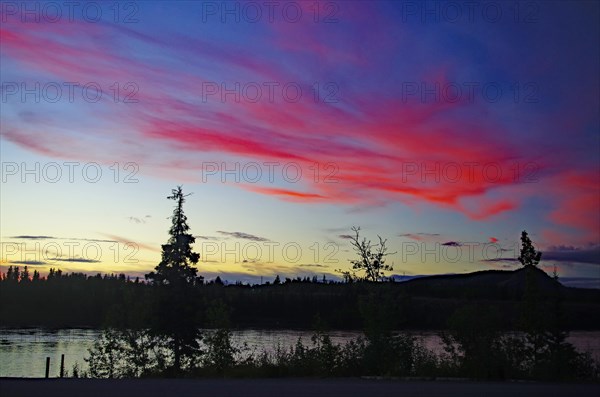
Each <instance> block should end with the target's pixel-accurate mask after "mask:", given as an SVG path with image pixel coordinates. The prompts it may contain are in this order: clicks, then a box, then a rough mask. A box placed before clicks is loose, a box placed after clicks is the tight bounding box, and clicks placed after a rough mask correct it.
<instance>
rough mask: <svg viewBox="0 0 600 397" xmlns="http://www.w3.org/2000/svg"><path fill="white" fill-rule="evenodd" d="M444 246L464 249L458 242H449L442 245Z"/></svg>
mask: <svg viewBox="0 0 600 397" xmlns="http://www.w3.org/2000/svg"><path fill="white" fill-rule="evenodd" d="M442 245H445V246H448V247H462V246H463V244H462V243H459V242H457V241H447V242H445V243H442Z"/></svg>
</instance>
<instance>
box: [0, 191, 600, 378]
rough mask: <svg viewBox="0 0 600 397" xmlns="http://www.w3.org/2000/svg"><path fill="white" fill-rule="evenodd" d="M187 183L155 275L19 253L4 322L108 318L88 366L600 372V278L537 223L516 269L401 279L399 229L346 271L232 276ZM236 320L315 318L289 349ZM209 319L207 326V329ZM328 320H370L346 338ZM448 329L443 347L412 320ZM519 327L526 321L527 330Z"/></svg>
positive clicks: (181, 370) (529, 374) (117, 370)
mask: <svg viewBox="0 0 600 397" xmlns="http://www.w3.org/2000/svg"><path fill="white" fill-rule="evenodd" d="M186 197H187V195H185V194H184V193H183V190H182V188H181V187H177V188H176V189H173V191H172V194H171V195H170V196H169V197H168V198H169V199H172V200H174V201H175V202H176V204H175V208H174V211H173V215H172V217H171V220H172V226H171V228H170V230H169V240H168V241H167V243H166V244H163V245H162V257H161V262H160V263H159V264H158V265H157V266H156V267H155V269H154V271H152V272H150V273H148V274H147V275H146V280H144V281H142V280H139V279H137V278H136V279H135V280H131V279H130V278H129V277H127V276H125V275H124V274H121V275H104V276H102V275H100V274H98V275H96V276H87V275H85V274H82V273H71V274H63V273H62V272H61V271H60V270H55V269H51V271H50V273H49V274H48V276H47V277H46V278H42V277H40V275H39V273H37V271H36V272H34V274H33V276H30V275H29V270H28V269H27V268H24V269H23V270H20V269H19V268H18V267H12V266H11V267H10V268H9V269H8V272H7V273H6V274H5V275H3V276H2V278H1V280H0V291H1V292H2V297H3V299H4V302H5V303H4V304H3V305H2V306H1V307H0V311H1V312H0V314H1V316H2V319H3V323H4V325H8V326H44V327H80V326H87V327H102V328H103V329H104V332H103V334H102V336H101V337H100V339H99V340H98V341H96V343H95V345H94V347H93V348H92V349H90V352H89V357H88V358H87V359H86V361H87V362H88V366H89V369H87V370H85V371H81V369H80V368H74V371H73V375H75V376H91V377H100V378H104V377H106V378H114V377H196V376H215V375H218V376H362V375H383V376H426V377H441V376H460V377H472V378H478V379H513V378H521V379H553V380H559V379H562V380H572V379H588V380H589V379H596V380H598V378H599V371H600V366H599V364H598V363H597V362H594V360H593V359H592V358H591V356H590V355H589V354H585V353H580V352H577V351H576V350H575V349H574V347H573V346H572V345H570V344H569V343H567V342H566V337H567V336H568V331H569V330H570V329H600V320H599V319H598V318H597V316H593V315H591V314H592V313H594V312H596V313H597V312H599V310H598V309H600V299H599V298H600V291H596V290H586V289H575V288H568V287H565V286H563V285H562V284H560V282H559V281H558V275H557V274H556V273H555V274H554V275H553V277H550V276H548V275H547V274H546V273H545V272H544V271H542V270H541V269H539V268H538V264H539V262H540V260H541V257H542V254H541V252H539V251H537V250H536V249H535V248H534V246H533V243H532V241H531V240H530V238H529V236H528V234H527V233H526V232H525V231H524V232H523V233H522V235H521V243H522V249H521V254H520V256H519V261H520V262H521V264H522V268H520V269H518V270H516V271H496V270H490V271H482V272H476V273H470V274H461V275H452V276H433V277H425V278H420V279H415V280H411V281H406V282H402V283H398V282H394V280H393V279H387V278H386V277H385V272H386V271H390V270H392V269H391V267H390V266H389V265H387V264H386V263H385V257H386V256H387V255H388V252H387V248H386V246H385V243H386V241H385V240H384V239H382V238H381V237H379V243H378V244H375V245H373V244H371V241H368V240H366V239H362V240H361V239H360V234H359V231H360V228H358V227H357V228H353V229H352V230H353V232H354V233H355V234H354V236H353V238H352V241H351V243H352V245H353V247H354V249H355V252H356V254H357V259H355V260H352V262H351V263H352V264H353V268H352V271H351V272H345V273H344V274H343V276H344V281H343V282H334V281H326V280H325V281H322V280H319V279H318V278H317V277H314V278H307V277H305V278H296V279H289V278H288V279H285V280H284V281H281V279H280V277H279V276H277V277H276V278H275V279H274V280H273V282H272V283H268V284H265V285H243V284H241V283H236V284H233V285H224V283H223V282H222V281H220V279H217V280H215V281H212V282H205V280H204V279H203V278H202V277H201V276H199V275H198V274H197V269H196V267H195V265H196V264H197V263H198V261H199V258H200V255H199V254H198V253H195V252H194V251H193V249H192V245H193V243H194V241H195V240H194V237H193V235H192V234H191V233H190V231H189V230H190V228H189V226H188V224H187V218H186V216H185V214H184V211H183V204H184V202H185V198H186ZM233 328H297V329H298V328H299V329H312V330H314V335H313V337H312V338H311V343H310V344H307V345H305V344H304V343H303V341H301V340H299V341H298V343H297V344H296V345H295V346H294V347H292V348H291V349H289V350H282V349H277V351H276V352H275V353H272V354H268V353H266V352H249V351H248V350H247V349H244V347H243V346H236V345H235V344H234V343H233V342H232V338H231V330H232V329H233ZM202 329H203V330H204V331H201V330H202ZM328 329H353V330H357V329H360V330H362V331H363V335H364V336H362V337H360V338H358V339H356V340H353V341H351V342H349V343H347V344H345V345H335V344H333V343H332V341H331V339H330V337H329V336H328V333H327V330H328ZM410 329H419V330H423V329H435V330H444V331H441V333H440V335H441V337H442V340H443V341H444V349H445V353H444V354H443V355H441V356H440V355H436V354H434V353H433V352H431V351H429V350H427V349H426V348H425V347H424V346H423V345H422V343H421V342H420V341H419V340H418V338H415V337H414V336H411V334H410V333H408V332H406V330H410ZM515 331H518V332H515Z"/></svg>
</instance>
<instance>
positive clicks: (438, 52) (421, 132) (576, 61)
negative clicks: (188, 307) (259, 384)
mask: <svg viewBox="0 0 600 397" xmlns="http://www.w3.org/2000/svg"><path fill="white" fill-rule="evenodd" d="M15 4H16V6H15ZM110 4H113V3H110ZM116 4H117V5H118V6H117V7H114V6H112V8H111V6H110V5H109V4H108V3H106V4H105V3H97V2H81V4H80V5H78V6H77V8H75V9H73V10H69V9H67V6H65V5H63V4H59V3H56V2H31V3H28V5H27V7H29V8H25V9H23V8H21V3H18V2H17V3H14V2H3V3H2V9H1V10H0V11H1V13H2V14H1V18H2V27H1V28H0V29H1V31H0V33H1V38H2V46H1V48H0V56H1V59H2V64H1V72H2V73H1V74H2V78H1V79H2V98H1V100H2V110H1V116H2V118H1V121H0V130H1V135H0V145H1V148H0V153H1V155H2V191H1V193H0V197H1V199H2V205H1V206H0V214H1V215H2V224H1V229H0V237H1V238H2V258H1V260H2V269H3V270H4V271H5V269H6V267H7V266H10V265H19V266H23V265H25V264H29V266H31V267H35V268H37V269H39V270H41V271H42V273H45V272H46V271H47V270H48V269H49V268H50V267H60V268H62V269H63V270H65V271H83V272H88V273H96V272H102V273H105V272H125V273H128V274H131V275H143V274H144V273H147V272H148V271H150V270H151V269H152V268H153V267H154V266H155V265H156V264H157V263H158V261H159V260H160V244H162V243H164V242H165V241H166V239H167V230H168V228H169V219H168V216H169V215H170V213H171V205H172V203H171V202H170V201H168V200H166V196H168V195H169V193H170V191H171V189H172V188H173V187H175V186H177V185H183V186H184V189H185V191H186V192H193V195H192V196H190V197H189V198H188V201H187V203H186V207H185V210H186V213H187V215H188V217H189V221H190V226H191V228H192V232H193V233H194V234H195V235H196V236H199V237H198V239H197V243H196V250H197V251H198V252H200V254H201V256H202V261H201V262H200V263H199V265H198V267H199V272H200V273H201V274H205V275H206V276H207V277H208V278H211V277H216V275H219V274H220V275H222V276H224V277H225V278H228V279H231V280H234V279H238V280H256V279H257V278H258V277H260V276H263V277H266V278H269V277H274V275H276V274H281V275H282V276H284V275H286V276H296V275H301V276H305V275H313V274H318V275H319V276H320V275H321V274H327V275H328V276H329V277H334V276H335V275H336V274H337V272H336V270H337V269H343V270H345V269H348V268H349V266H350V263H349V259H350V258H352V257H353V253H352V251H351V247H350V245H349V242H348V239H347V238H344V235H347V234H349V233H350V228H351V226H353V225H356V226H359V225H360V226H361V227H362V231H363V234H364V235H365V237H367V238H369V239H373V240H376V239H377V235H378V234H379V235H381V236H382V237H384V238H387V239H388V245H389V247H390V251H393V252H396V254H394V255H391V256H390V257H389V258H388V260H389V262H390V263H393V265H394V273H397V274H404V273H406V274H412V275H418V274H440V273H456V272H469V271H475V270H484V269H514V268H516V267H517V264H516V263H515V262H514V259H515V257H516V256H517V255H518V252H517V251H515V249H516V247H517V246H518V238H519V235H520V232H521V231H522V230H527V231H529V233H530V235H531V236H532V239H533V240H534V242H535V243H536V244H537V246H538V248H539V249H541V250H542V251H544V252H545V253H546V256H547V257H548V258H549V259H548V260H547V261H543V265H544V266H546V268H547V269H552V268H553V266H554V265H557V266H558V268H559V271H560V273H561V275H564V276H565V277H585V278H588V279H589V280H590V282H592V283H593V282H596V283H597V282H598V279H600V258H599V253H600V251H599V247H600V211H599V209H600V208H599V205H600V190H599V189H600V188H599V183H598V182H599V179H600V178H599V176H600V174H599V172H600V171H599V170H600V157H599V154H598V153H599V151H598V149H599V148H600V141H599V125H600V116H599V114H598V109H599V108H600V106H599V105H600V104H599V99H598V98H599V95H598V93H599V86H600V84H599V78H598V73H597V71H598V70H599V67H600V62H599V58H598V57H599V55H598V54H599V51H598V50H599V48H598V47H599V44H598V37H599V36H600V34H599V33H600V32H599V27H598V18H597V16H598V12H599V9H598V4H597V3H595V2H569V3H564V2H545V1H544V2H535V1H534V2H506V3H505V2H499V3H493V5H490V3H489V2H483V3H479V2H474V3H470V2H454V3H446V2H435V1H433V2H427V3H421V2H411V1H397V2H359V1H357V2H353V1H344V2H335V1H333V2H329V1H321V2H316V3H313V2H281V3H279V4H278V5H277V6H276V7H275V8H270V6H268V5H265V4H263V3H261V2H177V3H176V4H175V5H173V4H171V3H165V2H152V1H148V2H119V3H116ZM449 4H451V5H449ZM15 7H16V8H15ZM98 10H99V12H98ZM71 11H72V18H71V17H70V16H71V13H70V12H71ZM115 11H118V13H117V14H115ZM100 94H101V95H100ZM36 167H37V168H36ZM26 170H33V171H32V172H31V173H27V172H26ZM117 170H118V172H117ZM70 171H72V172H73V174H72V175H70V174H69V172H70ZM98 171H100V172H101V174H98ZM70 176H71V177H72V178H70ZM36 178H37V180H36ZM40 236H41V237H43V238H40ZM449 243H454V244H449ZM36 244H37V245H36ZM77 244H79V245H77ZM86 244H87V246H86ZM444 244H446V245H444ZM57 246H58V247H59V248H60V252H55V251H57V249H56V248H57ZM257 247H258V248H257ZM470 247H472V248H470ZM69 249H72V250H71V251H69ZM127 249H129V250H130V251H127ZM415 249H416V250H417V251H414V250H415ZM470 249H473V256H471V255H469V250H470ZM48 250H50V251H52V254H44V253H45V252H46V251H48ZM257 250H259V251H257ZM270 250H272V253H273V256H272V257H271V256H270V255H269V254H270V252H271V251H270ZM96 251H98V252H99V254H98V255H96V254H95V252H96ZM296 251H298V254H296ZM117 253H118V254H119V255H116V254H117ZM128 254H129V255H130V256H129V257H127V255H128ZM259 254H260V255H259ZM53 255H54V256H53ZM457 255H458V256H457ZM457 257H458V258H459V259H458V260H455V259H453V258H457ZM490 259H493V260H490ZM594 279H596V280H595V281H594Z"/></svg>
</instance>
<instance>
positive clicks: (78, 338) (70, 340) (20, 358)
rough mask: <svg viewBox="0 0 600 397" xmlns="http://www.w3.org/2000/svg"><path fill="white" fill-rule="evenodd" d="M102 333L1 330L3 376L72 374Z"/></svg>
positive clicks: (339, 334)
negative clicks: (62, 361) (62, 368)
mask: <svg viewBox="0 0 600 397" xmlns="http://www.w3.org/2000/svg"><path fill="white" fill-rule="evenodd" d="M100 333H101V331H99V330H93V329H59V330H46V329H42V328H28V329H0V377H26V378H40V377H43V376H44V374H45V368H46V357H50V377H56V376H58V374H59V370H60V356H61V354H64V355H65V369H66V370H67V371H69V373H70V372H72V368H73V365H74V364H75V363H78V365H79V367H80V368H83V369H85V368H86V365H85V362H84V360H83V358H84V357H86V356H87V349H88V348H90V347H92V345H93V343H94V341H95V340H96V339H97V338H98V336H99V335H100ZM312 334H313V333H312V332H311V331H296V330H238V331H234V332H233V338H234V341H235V342H236V343H237V344H239V345H242V344H244V343H245V344H246V345H247V347H248V348H249V349H251V350H255V351H257V352H260V351H263V350H266V351H273V350H275V349H276V348H277V346H278V345H279V346H281V347H282V348H284V349H287V348H289V347H290V346H292V345H294V344H295V343H296V341H297V340H298V338H302V341H303V343H304V344H305V345H310V344H311V340H310V337H311V335H312ZM329 335H330V336H331V339H332V341H333V342H334V343H345V342H347V341H349V340H351V339H355V338H357V337H358V336H360V335H361V333H360V332H352V331H330V332H329ZM415 335H416V336H418V337H420V338H421V340H422V342H423V344H424V345H425V347H427V348H428V349H430V350H433V351H434V352H437V353H440V352H442V343H441V340H440V338H439V336H438V334H437V333H436V332H415ZM568 341H569V342H570V343H572V344H573V345H574V346H575V347H576V348H577V349H578V350H579V351H581V352H584V351H590V352H591V353H592V355H593V356H594V358H595V359H596V360H599V361H600V331H574V332H571V334H570V335H569V338H568Z"/></svg>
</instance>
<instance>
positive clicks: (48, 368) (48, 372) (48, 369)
mask: <svg viewBox="0 0 600 397" xmlns="http://www.w3.org/2000/svg"><path fill="white" fill-rule="evenodd" d="M49 377H50V357H46V378H49Z"/></svg>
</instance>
